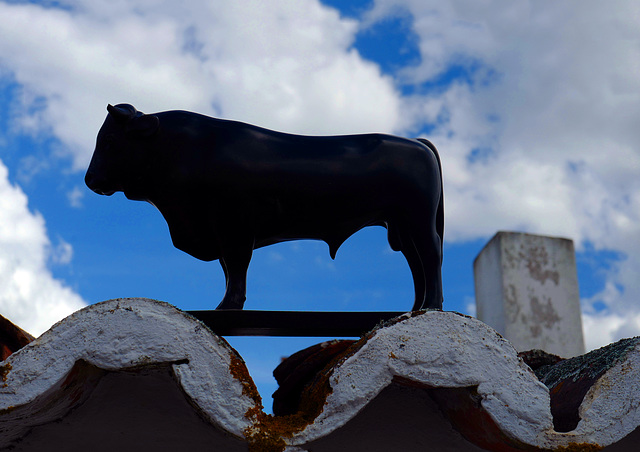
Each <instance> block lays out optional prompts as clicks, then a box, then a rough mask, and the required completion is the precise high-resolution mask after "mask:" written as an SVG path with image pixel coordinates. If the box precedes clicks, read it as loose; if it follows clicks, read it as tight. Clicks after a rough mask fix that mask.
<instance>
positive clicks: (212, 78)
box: [0, 0, 640, 344]
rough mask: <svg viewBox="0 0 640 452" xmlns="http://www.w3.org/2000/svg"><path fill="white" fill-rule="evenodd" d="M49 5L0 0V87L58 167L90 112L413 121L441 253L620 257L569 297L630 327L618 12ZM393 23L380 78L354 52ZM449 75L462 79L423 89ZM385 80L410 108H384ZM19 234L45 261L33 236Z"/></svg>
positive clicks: (333, 124) (631, 219) (634, 47)
mask: <svg viewBox="0 0 640 452" xmlns="http://www.w3.org/2000/svg"><path fill="white" fill-rule="evenodd" d="M57 4H62V5H63V6H64V9H61V8H53V7H44V6H38V5H28V4H15V3H4V2H0V17H2V18H3V20H2V22H1V23H0V38H1V39H0V73H2V74H3V75H5V76H6V75H7V74H9V75H10V77H12V78H13V80H15V81H16V82H17V83H18V84H19V86H20V87H21V95H20V97H19V99H18V100H19V102H17V103H16V104H15V105H14V106H13V110H12V111H11V113H12V117H13V124H15V125H18V126H19V127H21V128H22V130H24V131H30V132H33V133H38V132H43V131H44V132H47V133H51V134H53V135H54V136H55V137H57V138H58V139H59V140H60V142H61V143H62V149H63V151H62V152H63V153H65V154H67V155H70V156H72V158H73V161H74V165H75V167H76V168H81V167H85V166H86V164H87V162H88V159H89V156H90V154H91V151H92V148H93V142H94V139H95V132H96V130H97V129H98V128H99V126H100V124H101V122H102V121H103V119H104V116H105V111H104V108H105V105H106V104H107V103H118V102H129V103H132V104H134V105H136V106H137V107H138V108H140V109H141V110H143V111H148V112H150V111H157V110H165V109H173V108H176V109H189V110H195V111H199V112H202V113H205V114H213V115H217V116H222V117H227V118H234V119H240V120H243V121H247V122H254V123H258V124H260V125H263V126H267V127H271V128H274V129H279V130H285V131H290V132H298V133H341V132H365V131H382V132H384V131H388V132H396V133H404V132H407V131H409V130H412V131H413V130H416V129H417V128H420V127H421V126H423V125H424V124H425V123H427V124H429V126H430V127H429V129H430V130H431V133H430V134H429V138H431V139H432V140H433V141H434V142H435V143H436V145H437V146H438V147H439V148H440V150H441V156H442V159H443V165H444V169H445V176H446V179H445V184H446V186H445V190H446V192H447V193H446V196H447V209H446V215H447V239H448V240H458V241H464V240H467V239H474V238H478V237H486V236H489V235H491V234H493V233H494V232H495V231H496V230H498V229H517V230H527V231H530V232H537V233H543V234H554V235H564V236H568V237H571V238H573V239H574V240H575V241H576V244H577V246H578V249H580V247H581V246H582V245H583V244H584V243H586V242H589V243H590V244H591V245H592V246H593V247H594V248H595V249H597V250H599V249H611V250H618V251H622V252H623V253H625V254H626V256H627V259H626V260H624V261H622V262H619V263H618V265H617V266H615V267H614V268H612V269H611V270H610V271H609V274H608V281H607V288H608V289H605V291H603V293H601V294H598V296H596V297H593V298H591V299H588V300H584V305H585V329H586V330H587V341H588V343H590V344H595V343H601V342H602V341H608V340H610V339H616V338H617V337H618V336H619V335H620V334H623V333H624V334H631V333H634V334H638V333H637V332H638V331H640V330H639V329H638V328H640V327H637V325H638V322H635V321H631V320H628V319H631V318H634V316H635V315H636V314H638V313H640V309H638V308H637V307H636V305H637V300H638V299H640V283H638V282H637V281H638V280H637V278H636V275H637V274H638V272H640V257H639V256H640V240H638V237H639V233H640V230H639V226H638V225H640V218H638V215H639V213H638V212H640V178H638V177H637V176H638V173H639V171H640V153H639V152H638V151H637V150H638V149H640V137H639V135H638V129H637V126H636V122H637V118H638V114H639V113H640V112H639V109H640V102H639V100H640V99H638V97H639V96H640V79H638V78H637V77H636V74H637V73H638V68H639V67H640V50H639V49H640V47H639V46H638V42H639V41H640V30H639V28H638V26H637V24H636V23H635V18H636V17H638V13H639V12H640V11H638V6H637V5H636V4H635V2H633V1H614V2H613V3H612V2H607V3H603V2H597V1H590V0H589V1H583V2H580V4H579V5H578V4H577V3H575V2H570V3H567V2H562V3H559V2H544V3H536V2H518V3H513V4H505V3H504V2H496V1H490V2H483V3H482V4H481V5H480V4H479V3H478V2H474V1H472V0H454V1H450V2H437V1H431V0H375V1H374V3H373V8H372V9H371V10H370V11H369V12H368V13H366V15H365V17H364V18H363V20H362V22H361V23H359V22H357V21H355V20H353V19H345V18H343V17H340V16H339V14H338V13H337V12H336V11H334V10H332V9H330V8H326V7H324V6H322V4H321V3H319V2H318V1H316V0H302V1H298V2H290V1H287V0H273V1H270V2H262V1H257V0H243V1H235V2H215V1H193V2H189V3H188V4H187V5H184V4H179V3H176V2H168V1H160V0H141V1H136V2H135V4H134V3H133V2H130V1H124V0H116V1H112V2H108V3H105V2H94V1H90V0H68V1H65V2H57ZM393 14H404V15H408V16H409V17H411V20H412V27H413V31H414V32H415V35H416V37H417V42H418V45H419V51H420V54H421V61H420V63H419V64H418V65H416V66H412V67H406V68H403V69H401V70H400V71H399V72H398V73H397V74H394V78H392V77H390V76H388V75H384V74H382V73H381V72H380V70H379V68H378V67H377V66H376V65H374V64H372V63H371V62H367V61H366V60H364V59H363V58H362V57H361V56H360V55H359V54H358V53H357V52H356V51H354V50H353V48H352V45H353V43H354V39H355V36H356V33H357V32H358V31H359V30H360V29H362V28H366V27H367V26H369V25H371V24H374V23H376V22H377V21H380V20H383V19H384V18H386V17H388V16H389V15H393ZM452 67H456V68H457V69H458V72H459V73H460V74H462V76H460V77H458V78H457V79H454V80H453V81H452V82H451V83H448V84H446V85H444V86H438V87H437V89H435V90H434V89H430V90H423V89H421V86H422V85H424V84H425V83H427V84H429V83H431V84H433V82H434V81H437V80H439V79H440V78H441V76H442V75H443V74H446V73H447V72H448V71H449V70H450V69H451V68H452ZM401 84H408V85H415V87H417V89H415V90H413V92H417V93H421V92H424V93H425V94H414V95H407V96H402V95H401V94H400V90H399V89H398V87H399V86H400V85H401ZM9 189H12V190H17V189H16V188H15V187H11V186H9ZM18 191H19V190H18ZM69 200H70V202H72V203H75V205H78V202H79V201H80V200H79V197H78V196H77V194H73V193H70V195H69ZM25 209H26V207H25ZM25 211H26V210H25ZM26 212H28V211H26ZM29 215H30V214H29ZM33 218H35V220H34V221H36V222H37V221H40V223H42V219H39V220H38V218H39V217H37V216H34V217H33ZM40 228H41V229H40V230H41V232H42V231H44V227H43V226H42V224H41V226H40ZM42 234H44V233H43V232H42ZM30 237H31V239H30V240H33V243H32V244H31V245H29V246H32V247H33V248H34V249H35V250H40V253H44V252H45V251H43V250H45V249H47V247H48V245H47V241H48V239H47V237H46V235H41V236H38V235H37V234H34V235H31V236H30ZM26 245H27V244H26V243H25V246H26ZM36 261H37V262H46V257H45V256H40V257H38V259H36V260H34V262H36ZM43 265H44V264H42V265H41V266H40V267H38V271H40V272H42V274H44V275H47V270H46V268H45V267H43ZM54 282H55V281H54ZM612 288H613V289H612ZM620 288H623V290H620ZM63 289H64V288H61V289H60V290H63ZM1 293H2V290H0V295H1ZM600 304H602V305H604V306H605V308H604V310H603V309H596V308H595V306H596V305H598V306H600ZM628 313H630V315H627V314H628ZM623 319H625V320H623ZM595 325H608V326H606V327H604V326H602V327H601V328H600V329H599V330H598V328H596V327H595ZM596 337H597V338H598V339H597V340H596V339H593V341H592V340H591V339H590V338H596ZM589 341H591V342H589Z"/></svg>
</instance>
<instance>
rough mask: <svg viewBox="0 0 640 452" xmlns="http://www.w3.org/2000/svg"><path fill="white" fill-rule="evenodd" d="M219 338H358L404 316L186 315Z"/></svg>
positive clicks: (229, 312)
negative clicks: (377, 326)
mask: <svg viewBox="0 0 640 452" xmlns="http://www.w3.org/2000/svg"><path fill="white" fill-rule="evenodd" d="M187 313H188V314H190V315H192V316H194V317H195V318H197V319H198V320H200V321H201V322H203V323H204V324H205V325H207V326H208V327H209V328H211V330H212V331H213V332H214V333H216V334H217V335H218V336H308V337H318V336H331V337H360V336H362V335H364V334H366V333H367V332H369V331H371V330H372V329H373V328H375V326H376V325H378V324H379V323H381V322H385V321H387V320H390V319H392V318H394V317H397V316H399V315H402V314H404V312H313V311H311V312H310V311H245V310H239V309H238V310H236V309H228V310H213V311H187Z"/></svg>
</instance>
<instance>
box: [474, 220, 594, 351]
mask: <svg viewBox="0 0 640 452" xmlns="http://www.w3.org/2000/svg"><path fill="white" fill-rule="evenodd" d="M473 271H474V277H475V289H476V307H477V316H478V319H479V320H481V321H483V322H485V323H486V324H488V325H489V326H491V327H493V328H494V329H495V330H496V331H498V332H499V333H500V334H502V335H503V336H504V337H505V338H507V339H508V340H509V341H510V342H511V343H512V344H513V346H514V347H515V348H516V349H517V350H518V351H525V350H531V349H536V348H537V349H542V350H544V351H546V352H548V353H553V354H555V355H559V356H561V357H564V358H569V357H573V356H577V355H581V354H583V353H584V352H585V350H584V338H583V335H582V320H581V317H580V295H579V292H578V277H577V272H576V260H575V251H574V248H573V241H572V240H569V239H563V238H557V237H545V236H539V235H532V234H524V233H519V232H504V231H501V232H498V233H497V234H496V235H495V236H494V237H493V238H492V239H491V240H490V241H489V243H487V245H486V246H485V247H484V248H483V250H482V251H481V252H480V254H479V255H478V257H476V259H475V261H474V263H473Z"/></svg>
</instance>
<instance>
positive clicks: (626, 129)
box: [367, 0, 640, 344]
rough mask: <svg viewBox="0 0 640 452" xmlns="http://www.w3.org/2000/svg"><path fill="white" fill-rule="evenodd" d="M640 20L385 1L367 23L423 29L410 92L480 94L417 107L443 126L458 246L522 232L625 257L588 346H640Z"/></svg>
mask: <svg viewBox="0 0 640 452" xmlns="http://www.w3.org/2000/svg"><path fill="white" fill-rule="evenodd" d="M639 8H640V7H639V6H638V4H637V2H633V1H614V2H613V3H611V2H608V3H602V2H597V1H586V2H580V3H579V4H578V3H576V2H537V3H536V2H525V3H523V2H519V3H509V4H505V3H504V2H498V1H489V2H482V4H479V3H477V2H474V1H472V0H454V1H451V2H436V1H429V0H426V1H425V0H376V1H375V2H374V7H373V9H372V10H371V11H370V12H369V13H368V15H367V21H368V22H367V23H368V24H370V23H375V21H377V20H380V19H382V18H384V17H386V16H387V15H389V14H411V15H412V16H413V29H414V31H415V33H416V34H417V35H418V36H419V48H420V53H421V56H422V61H421V63H420V64H419V65H418V66H416V67H412V68H405V69H404V71H403V72H402V73H401V74H400V75H401V76H402V77H404V79H405V80H408V81H411V82H413V83H416V84H420V83H422V82H425V81H429V80H431V81H433V80H436V79H437V78H438V76H440V75H441V74H442V73H444V72H446V71H447V69H449V68H450V67H452V65H457V66H459V67H462V68H465V69H466V70H467V76H468V77H470V78H471V79H472V80H473V83H472V84H471V85H469V84H468V83H467V82H466V80H462V81H460V82H459V83H458V82H456V83H453V84H452V85H451V86H448V87H444V88H443V90H442V92H438V93H433V92H431V93H428V94H427V95H424V96H415V97H413V98H411V99H407V100H406V103H407V104H408V105H410V106H411V108H412V111H413V113H414V114H415V115H416V117H415V118H414V121H416V122H417V123H419V122H420V118H422V120H423V121H427V122H431V123H432V124H435V125H436V128H435V130H434V131H433V134H432V136H430V138H431V139H432V140H433V142H434V143H435V144H436V146H438V148H439V149H440V151H441V157H442V160H443V166H444V171H445V177H446V178H445V191H446V198H447V202H446V204H447V209H446V216H447V219H446V220H447V221H446V225H447V227H446V236H447V238H448V239H449V240H464V239H471V238H477V237H480V236H485V237H486V236H490V235H491V234H493V233H494V232H495V231H496V230H498V229H515V230H526V231H530V232H536V233H542V234H549V235H561V236H567V237H571V238H573V239H574V240H575V241H576V246H577V248H578V250H580V249H581V248H582V245H583V244H584V243H585V242H590V243H591V244H592V245H593V246H594V247H595V248H596V249H611V250H617V251H620V252H623V253H625V254H626V255H627V259H626V260H624V261H622V262H620V263H619V265H617V266H616V267H615V268H614V269H612V270H611V271H610V272H609V274H608V283H607V284H608V285H607V287H608V288H611V287H622V288H623V290H616V291H615V292H611V290H610V289H605V291H603V293H601V294H598V295H597V296H596V297H594V298H593V299H591V300H584V307H585V310H586V314H585V330H586V335H587V343H588V344H596V343H597V344H602V343H603V342H602V341H603V340H612V339H614V338H615V339H618V338H619V337H620V334H622V332H624V334H627V335H639V334H640V322H638V321H636V319H637V318H640V305H638V300H640V283H638V278H637V275H638V274H639V273H640V257H638V256H640V201H639V200H640V177H639V176H640V129H638V127H637V122H638V118H639V117H640V79H639V78H638V77H637V74H638V69H639V68H640V46H638V42H640V27H639V26H638V24H637V20H636V18H637V17H638V13H640V9H639ZM421 102H422V103H423V105H424V107H421V106H420V103H421ZM478 149H482V150H485V152H484V154H483V155H482V156H481V157H480V158H471V157H473V155H474V154H473V152H474V151H475V150H478ZM486 150H489V152H486ZM598 300H600V301H603V302H604V304H605V309H604V311H601V312H600V313H596V312H595V311H593V310H592V305H593V303H594V302H596V301H598Z"/></svg>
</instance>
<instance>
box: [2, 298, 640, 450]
mask: <svg viewBox="0 0 640 452" xmlns="http://www.w3.org/2000/svg"><path fill="white" fill-rule="evenodd" d="M638 369H640V350H638V347H636V346H634V347H632V348H627V349H625V353H624V355H621V357H620V358H619V359H618V360H617V361H616V363H615V364H614V365H612V366H610V367H609V368H608V370H606V372H604V373H603V374H602V376H600V377H599V378H598V380H597V381H596V382H595V383H594V384H593V385H592V386H591V388H590V390H589V391H588V392H587V393H586V395H585V396H584V401H583V402H582V404H581V406H580V409H579V410H580V411H579V412H580V418H581V419H580V422H579V423H578V425H577V427H576V429H575V430H573V431H570V432H566V433H561V432H556V431H555V430H554V429H553V419H552V415H551V410H550V405H549V401H550V398H549V390H548V389H547V387H546V386H545V385H543V384H542V383H541V382H540V381H539V380H538V378H537V377H536V376H535V374H534V373H533V371H532V370H531V369H530V368H529V367H528V366H527V365H526V364H524V362H523V361H522V360H521V359H520V358H519V357H518V355H517V352H516V350H515V349H514V348H513V347H512V346H511V344H510V343H509V342H508V341H506V340H505V339H504V338H502V337H501V336H500V335H498V334H497V333H496V332H495V331H494V330H492V329H491V328H490V327H488V326H487V325H485V324H484V323H482V322H480V321H478V320H476V319H473V318H470V317H466V316H463V315H460V314H456V313H451V312H440V311H428V312H422V313H413V314H406V315H404V316H401V317H399V318H397V319H395V320H393V321H391V322H389V323H388V324H387V325H384V326H381V327H379V328H378V329H376V330H374V331H373V332H372V333H370V334H369V335H368V336H366V337H365V338H363V339H362V340H361V341H359V342H358V343H356V344H354V345H353V347H351V348H350V349H349V350H347V351H346V352H345V353H344V354H343V355H342V356H341V357H340V358H339V359H338V360H337V361H336V362H334V363H332V364H331V365H330V366H328V367H327V368H325V369H324V371H322V372H321V373H320V375H319V377H318V379H317V380H316V381H315V382H314V383H313V384H312V385H311V386H310V387H308V388H307V389H306V390H305V391H304V392H303V399H304V398H305V397H307V399H308V398H310V397H312V398H315V399H314V400H315V401H316V402H317V404H316V406H317V407H319V409H318V411H317V413H313V415H307V416H306V417H305V416H304V415H303V416H298V417H297V418H296V417H295V415H294V416H293V417H282V418H278V417H275V418H274V417H269V416H267V415H264V414H259V410H260V409H261V405H260V400H259V399H258V398H257V397H256V393H255V387H254V386H253V383H252V382H251V380H250V378H248V376H247V375H248V374H247V373H246V368H245V367H244V365H243V363H242V361H241V359H240V358H239V357H238V355H237V354H236V352H235V351H234V350H233V349H232V348H231V347H230V346H229V345H228V344H227V343H226V342H225V341H224V340H223V339H221V338H219V337H218V336H216V335H215V334H213V333H212V332H211V331H210V330H209V329H208V328H206V327H205V326H204V325H203V324H201V323H200V322H198V321H197V320H195V319H194V318H192V317H190V316H188V315H187V314H185V313H183V312H181V311H179V310H177V309H175V308H174V307H172V306H170V305H168V304H166V303H162V302H158V301H153V300H148V299H124V300H111V301H107V302H104V303H100V304H97V305H93V306H89V307H87V308H85V309H83V310H81V311H78V312H77V313H75V314H73V315H72V316H70V317H68V318H66V319H65V320H63V321H61V322H60V323H58V324H56V325H55V326H54V327H53V328H52V329H51V330H49V331H48V332H46V333H45V334H43V335H42V336H41V337H39V338H38V339H36V340H35V341H33V342H32V343H30V344H29V345H27V346H26V347H24V348H23V349H21V350H20V351H18V352H16V353H14V354H13V355H11V356H10V357H9V358H8V359H7V360H5V361H4V362H2V363H0V449H2V448H5V447H7V446H16V448H15V449H14V450H38V449H37V444H40V443H38V441H41V442H42V443H41V444H48V445H49V446H48V448H47V450H65V449H64V448H61V449H56V448H55V447H53V448H52V446H51V444H54V443H52V439H51V438H55V437H56V435H58V436H59V435H60V434H61V432H67V436H68V435H70V434H71V433H70V432H77V431H80V429H81V428H82V426H85V427H84V429H89V433H88V435H95V434H97V433H96V432H97V431H96V430H94V431H93V433H91V431H90V427H91V426H96V425H102V424H104V428H112V429H113V428H115V429H116V430H112V431H117V432H118V434H119V435H121V438H122V440H121V442H120V443H118V438H119V437H118V436H117V435H110V436H109V441H106V440H105V441H103V442H102V443H100V442H98V444H96V445H93V446H91V448H92V449H93V450H94V452H98V451H101V450H114V449H118V450H139V447H140V446H141V444H135V441H136V438H155V440H156V443H154V447H153V449H154V450H175V447H176V445H177V444H178V445H179V444H180V443H179V442H178V443H176V442H175V441H170V440H169V439H170V438H169V437H170V436H171V435H173V436H174V438H175V437H176V436H178V437H179V436H180V435H183V437H185V438H187V437H188V438H189V440H190V441H193V442H192V443H191V445H190V446H189V450H194V451H195V450H264V451H282V450H285V448H286V450H289V451H304V450H314V451H322V450H339V446H340V445H342V446H346V445H349V447H348V449H349V450H367V451H376V450H381V451H382V450H390V449H389V447H390V445H400V446H399V447H400V448H401V449H402V450H404V451H413V450H415V451H418V450H442V451H445V450H446V451H449V450H451V451H453V450H465V451H470V450H482V449H484V450H500V451H512V450H513V451H515V450H523V449H524V450H542V449H546V450H549V449H551V450H556V449H557V450H562V449H561V448H562V447H569V449H565V450H589V449H585V447H594V446H595V447H600V446H608V445H610V444H614V443H617V442H620V444H623V443H624V441H621V440H622V439H623V438H624V437H625V436H627V435H629V434H631V433H632V432H634V431H635V430H636V428H637V426H638V424H639V423H640V410H639V408H638V407H639V406H640V393H639V392H640V391H639V389H638V385H637V382H638V379H639V377H640V375H638V372H639V370H638ZM314 385H315V386H314ZM305 394H306V395H305ZM309 394H312V395H309ZM129 400H131V401H132V402H131V406H132V407H137V408H136V409H137V410H138V411H137V414H136V415H133V414H131V413H130V412H129V409H127V412H129V413H130V414H129V417H128V418H127V419H128V420H127V422H120V423H118V420H119V419H121V416H120V415H119V414H118V413H119V411H118V410H119V409H121V408H122V406H123V404H125V403H126V402H127V401H129ZM136 401H139V403H138V402H136ZM134 402H135V403H134ZM303 406H304V405H303ZM306 406H310V405H306ZM131 409H133V408H131ZM189 410H191V411H189ZM256 413H258V414H256ZM298 414H300V413H298ZM303 414H304V413H303ZM91 416H95V418H94V419H92V418H91ZM171 416H173V418H171ZM170 419H174V420H170ZM184 419H194V420H193V421H190V422H184ZM296 419H297V421H296V422H294V420H296ZM300 419H303V420H304V422H302V423H301V422H300ZM180 420H182V421H180ZM101 423H102V424H101ZM107 424H108V425H107ZM159 425H161V426H162V427H161V428H160V430H159V431H158V426H159ZM129 426H130V427H129ZM127 428H129V430H128V431H127ZM145 429H148V430H149V431H152V432H153V431H155V432H156V433H155V435H156V436H153V435H151V436H150V435H149V434H148V432H147V430H145ZM154 429H155V430H154ZM634 434H635V433H634ZM158 435H160V436H159V437H158ZM162 435H164V436H162ZM245 435H248V436H245ZM89 437H90V436H89ZM74 438H75V437H74ZM159 438H160V439H159ZM161 438H169V439H165V440H161ZM74 440H75V441H76V442H75V443H73V444H75V446H76V447H80V445H81V444H85V443H82V442H81V441H80V440H79V439H77V438H75V439H74ZM86 444H89V443H86ZM86 444H85V445H84V446H83V447H81V449H84V448H87V446H86ZM67 445H69V444H67ZM22 446H23V447H22ZM133 446H135V447H133ZM127 447H128V448H129V449H127ZM576 447H577V448H576ZM136 448H138V449H136ZM43 450H44V449H43ZM591 450H595V449H591ZM612 450H613V449H612ZM615 450H626V449H615ZM630 450H631V449H630Z"/></svg>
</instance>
